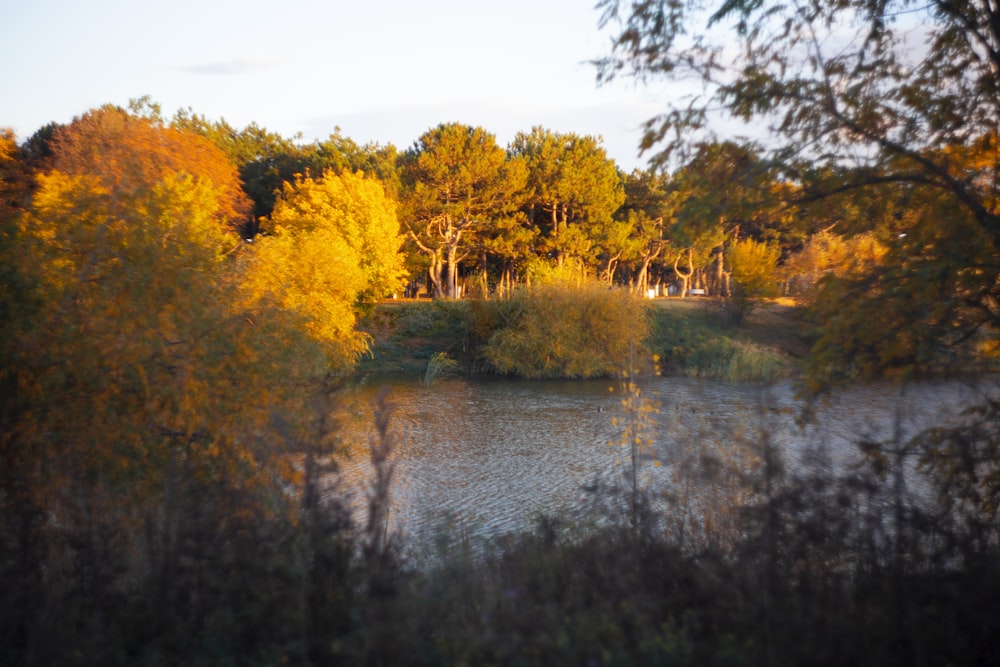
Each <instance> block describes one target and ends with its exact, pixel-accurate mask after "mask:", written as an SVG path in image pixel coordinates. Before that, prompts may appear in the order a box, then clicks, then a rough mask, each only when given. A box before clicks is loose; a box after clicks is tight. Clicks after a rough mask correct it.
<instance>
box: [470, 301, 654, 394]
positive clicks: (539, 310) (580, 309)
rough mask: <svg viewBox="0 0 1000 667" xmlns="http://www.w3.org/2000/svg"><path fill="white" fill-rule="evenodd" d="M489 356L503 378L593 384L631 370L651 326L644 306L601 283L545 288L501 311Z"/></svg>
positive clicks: (491, 339) (488, 348)
mask: <svg viewBox="0 0 1000 667" xmlns="http://www.w3.org/2000/svg"><path fill="white" fill-rule="evenodd" d="M497 307H498V308H502V309H503V317H502V318H498V321H496V322H495V324H498V325H499V326H498V328H497V329H496V330H494V331H493V333H492V334H491V335H490V337H489V340H488V341H487V343H486V345H485V347H484V350H483V353H484V356H485V358H486V359H487V361H488V362H489V363H490V364H491V365H492V366H493V367H494V368H496V369H497V370H498V371H499V372H501V373H512V374H517V375H522V376H524V377H529V378H551V377H568V378H591V377H601V376H613V375H618V374H620V373H622V372H624V371H626V370H629V369H630V368H632V367H633V366H635V364H636V360H637V359H639V358H641V357H644V356H648V355H646V354H640V351H641V350H643V349H644V348H643V345H642V341H643V339H644V338H645V336H646V331H647V330H648V324H647V320H646V315H645V311H644V309H643V306H642V304H641V302H639V301H638V300H637V299H635V298H634V297H632V296H631V295H629V294H628V293H627V292H625V291H622V290H611V289H608V288H607V287H605V286H603V285H600V284H597V283H586V284H583V285H582V286H580V287H570V286H567V285H565V284H556V283H553V284H543V285H539V286H536V287H533V288H531V289H529V290H525V291H523V292H521V293H519V294H518V295H517V296H515V297H514V299H512V302H511V303H506V304H502V305H498V306H497Z"/></svg>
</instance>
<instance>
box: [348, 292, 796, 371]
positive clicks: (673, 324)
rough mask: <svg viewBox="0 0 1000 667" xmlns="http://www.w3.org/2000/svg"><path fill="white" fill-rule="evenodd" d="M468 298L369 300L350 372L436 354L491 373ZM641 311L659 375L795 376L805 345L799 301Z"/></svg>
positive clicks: (395, 366) (696, 302)
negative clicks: (739, 317)
mask: <svg viewBox="0 0 1000 667" xmlns="http://www.w3.org/2000/svg"><path fill="white" fill-rule="evenodd" d="M473 303H474V302H473V301H428V300H397V301H389V302H384V303H382V304H379V305H377V306H375V308H374V309H373V310H372V311H371V312H369V313H368V314H367V315H366V316H365V317H364V318H362V320H361V321H360V322H359V328H360V329H361V330H362V331H364V332H365V333H367V334H368V335H369V336H371V339H372V340H371V350H370V353H369V354H368V355H366V356H365V357H364V358H363V359H361V360H360V362H359V364H358V373H359V374H361V375H381V374H404V375H414V376H422V375H423V373H424V372H425V370H426V369H427V365H428V363H429V362H430V360H431V359H432V358H433V357H434V356H435V355H437V354H439V353H444V354H447V355H448V356H449V358H451V359H453V360H454V361H456V362H457V367H458V369H459V370H460V372H463V373H465V374H470V375H482V374H491V373H494V372H495V371H494V369H492V368H490V367H489V364H487V363H485V362H484V360H483V358H482V355H481V354H480V351H481V348H482V345H483V344H484V343H485V342H486V341H485V338H486V337H487V336H488V334H489V331H483V328H482V326H481V322H479V321H477V317H476V313H475V312H474V307H473ZM646 312H647V314H648V316H649V330H650V332H649V335H648V336H647V339H646V347H647V351H646V353H647V354H648V356H649V357H653V358H655V360H656V361H655V363H653V364H648V367H649V368H648V370H650V371H655V372H659V373H663V374H667V375H683V376H688V377H706V378H714V379H723V380H729V381H750V382H755V381H760V382H767V381H773V380H776V379H780V378H787V377H792V376H794V375H796V374H797V373H798V371H799V366H800V362H801V360H802V359H803V358H804V357H805V356H806V354H808V352H809V348H810V345H811V343H810V340H809V335H808V322H807V320H806V319H805V316H804V308H802V307H801V306H798V305H796V304H795V303H793V302H791V301H773V302H767V303H764V304H761V305H760V306H759V307H757V308H755V309H754V310H753V311H752V312H751V313H750V314H749V315H748V316H747V318H746V319H745V321H744V322H743V323H742V324H740V325H739V326H733V325H729V324H727V323H726V318H725V313H724V311H723V303H722V302H721V301H719V300H716V299H710V298H686V299H681V298H665V299H656V300H651V301H649V302H648V304H647V307H646ZM554 315H557V314H555V313H554Z"/></svg>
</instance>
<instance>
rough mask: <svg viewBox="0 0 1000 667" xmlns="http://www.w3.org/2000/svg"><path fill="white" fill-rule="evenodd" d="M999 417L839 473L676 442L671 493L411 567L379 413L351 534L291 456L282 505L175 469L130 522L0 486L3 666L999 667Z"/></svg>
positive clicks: (754, 447) (983, 417)
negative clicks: (291, 485)
mask: <svg viewBox="0 0 1000 667" xmlns="http://www.w3.org/2000/svg"><path fill="white" fill-rule="evenodd" d="M998 412H1000V411H998V410H997V409H996V406H995V405H994V406H992V407H988V408H984V409H983V410H981V411H980V412H978V413H975V414H970V421H969V424H968V427H967V428H966V429H965V430H962V429H955V430H951V431H948V432H930V433H928V434H924V435H923V436H921V438H918V439H916V440H914V441H912V442H909V443H878V444H877V445H876V444H873V443H869V445H868V453H869V456H868V458H867V459H865V460H860V461H859V464H858V465H857V466H853V467H851V466H848V467H845V468H843V469H842V470H841V472H839V473H837V474H833V473H831V472H830V470H831V466H829V465H828V464H827V463H826V462H824V460H823V459H822V456H820V455H818V454H817V458H815V459H814V460H813V463H812V464H811V465H806V466H800V467H801V470H800V471H799V472H795V473H792V472H790V471H788V469H787V468H786V462H784V461H783V460H782V458H781V456H780V454H779V452H778V450H777V448H776V446H775V445H774V444H773V443H771V442H769V441H768V438H767V437H766V432H762V433H757V434H755V435H752V436H746V435H744V436H737V435H733V436H732V437H731V439H730V440H724V441H723V442H722V443H721V444H720V445H718V446H714V447H700V446H694V445H695V444H696V443H692V446H689V447H686V448H684V449H683V450H681V451H680V453H679V454H678V455H677V457H675V458H674V459H672V460H670V461H665V462H664V464H665V465H666V466H667V468H668V469H669V473H670V474H669V480H670V482H669V484H665V485H663V486H660V487H653V486H640V485H639V484H638V482H636V483H635V484H633V480H634V479H635V478H633V477H630V476H629V475H628V474H626V475H624V476H623V477H622V483H621V484H619V485H617V486H618V487H620V488H617V489H616V488H609V489H607V490H605V491H594V492H593V503H594V507H595V508H603V512H602V515H603V516H605V517H606V521H604V522H603V523H602V524H601V525H600V527H596V528H595V527H593V526H591V527H590V528H587V529H583V528H581V527H580V526H579V525H577V523H576V521H575V517H573V516H562V517H547V518H542V519H539V521H538V522H537V525H536V527H535V528H534V529H532V530H527V531H525V532H523V533H519V534H512V535H507V536H505V537H503V538H498V539H496V540H495V541H493V542H492V543H490V544H489V545H487V546H486V547H484V548H483V549H481V550H477V551H476V552H475V553H472V552H471V551H469V550H463V549H461V548H456V549H455V550H453V551H452V552H446V553H445V554H443V556H442V558H440V559H439V560H438V561H437V562H435V563H434V564H433V565H428V566H425V567H423V568H422V569H415V568H413V567H411V566H410V565H409V564H408V561H407V559H406V557H405V551H404V550H403V549H402V548H401V545H400V544H398V543H397V542H396V541H395V540H394V539H393V536H392V535H391V534H387V533H386V532H385V525H386V523H385V516H386V512H387V510H388V508H389V505H390V499H391V483H392V464H391V460H392V457H391V448H392V443H393V440H392V436H391V429H390V427H389V420H390V416H391V403H389V402H387V401H383V402H382V403H381V404H380V405H379V406H378V410H377V414H378V417H377V418H378V419H379V420H380V421H379V424H378V432H379V433H380V434H381V437H380V438H379V439H378V440H377V441H376V442H373V443H372V456H373V463H374V469H375V470H377V471H378V474H377V476H376V478H375V479H374V480H373V483H372V487H371V489H370V491H369V494H368V508H369V512H368V520H367V522H362V523H361V524H358V523H355V522H353V521H352V520H351V519H350V513H349V512H347V511H346V510H345V508H344V506H343V504H342V503H341V502H340V501H339V496H338V495H337V494H336V493H325V494H319V493H317V490H318V488H319V487H318V486H317V485H316V484H317V482H316V480H318V479H320V477H319V476H318V475H317V474H316V472H317V471H318V470H319V468H318V467H317V466H318V463H317V462H315V461H312V460H308V461H306V462H305V463H304V469H305V471H306V479H305V482H304V490H303V492H302V493H301V494H293V495H291V496H284V497H281V498H276V497H274V496H273V495H270V496H262V495H260V492H259V491H258V492H251V491H248V490H246V489H241V487H240V486H239V485H238V484H230V483H227V482H226V481H225V480H219V479H217V478H216V479H214V480H213V481H212V482H206V481H204V480H202V479H200V478H199V476H198V475H192V476H189V477H186V478H185V480H184V481H183V483H178V485H177V486H176V488H174V489H172V491H171V493H172V495H171V499H170V500H169V503H168V505H167V506H165V509H164V510H163V514H161V515H154V516H149V517H146V518H145V519H144V521H145V523H144V522H143V521H138V520H133V519H131V518H130V512H131V511H132V509H131V508H128V507H114V506H110V505H104V506H102V505H101V503H102V502H103V500H102V498H101V497H100V496H99V494H98V495H95V494H91V495H90V496H88V497H82V498H80V502H79V504H78V506H77V507H78V509H79V513H78V514H77V515H75V516H74V517H73V520H72V521H68V520H64V519H66V518H67V517H62V516H51V515H49V516H46V515H44V514H41V513H39V512H37V511H34V510H33V509H32V507H31V505H30V504H27V503H21V502H18V497H17V485H16V483H14V482H12V481H10V480H7V481H8V482H10V483H9V484H7V485H6V486H5V488H4V495H3V496H2V498H0V500H2V501H3V509H4V512H3V514H2V517H3V518H2V524H0V539H2V543H0V544H2V547H3V550H2V552H0V553H2V557H0V599H2V604H0V664H4V665H25V666H33V665H109V666H114V665H149V666H153V665H908V666H909V665H948V664H951V665H991V664H996V658H997V656H998V655H1000V549H998V537H1000V525H998V522H997V514H996V500H997V498H998V497H1000V496H998V493H997V486H996V484H995V477H996V474H997V463H996V461H997V457H996V456H995V454H996V451H997V443H998V438H997V433H998V429H997V424H998ZM637 414H638V413H636V414H632V415H630V414H625V415H624V417H623V421H624V422H625V423H626V424H628V423H631V422H630V420H634V419H639V418H640V417H639V416H637ZM873 452H877V453H878V454H879V455H878V456H875V455H873ZM626 458H627V457H626ZM945 462H959V463H961V465H959V466H958V467H949V466H946V465H944V463H945ZM915 463H916V464H919V465H920V466H922V468H921V469H922V470H924V473H925V474H926V477H921V479H923V480H925V481H927V482H928V484H929V486H928V487H926V488H928V489H930V490H928V491H927V492H926V493H924V494H922V495H920V496H919V498H917V497H915V496H914V495H912V494H910V493H909V492H907V491H906V489H907V488H908V485H910V484H912V483H913V482H914V481H915V480H916V477H915V476H916V475H918V472H917V469H916V468H915V467H914V464H915ZM970 466H971V467H970ZM634 470H635V468H633V471H634ZM310 480H312V481H310ZM990 480H994V481H990ZM88 507H89V508H90V509H92V510H96V509H97V508H101V509H102V511H100V512H97V511H89V510H88ZM164 521H166V522H168V523H169V525H168V526H167V527H164V526H163V525H162V522H164ZM157 522H160V523H157Z"/></svg>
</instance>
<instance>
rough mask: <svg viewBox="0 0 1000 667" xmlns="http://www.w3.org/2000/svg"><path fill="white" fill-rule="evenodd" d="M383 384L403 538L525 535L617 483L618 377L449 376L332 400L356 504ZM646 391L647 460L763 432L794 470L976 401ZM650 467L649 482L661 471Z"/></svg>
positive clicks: (953, 386)
mask: <svg viewBox="0 0 1000 667" xmlns="http://www.w3.org/2000/svg"><path fill="white" fill-rule="evenodd" d="M383 384H389V385H390V386H391V387H392V393H391V401H392V402H393V403H394V404H395V406H396V410H395V415H394V419H393V423H392V431H393V433H394V434H395V435H396V436H397V441H398V443H399V444H398V447H397V450H396V454H395V460H396V474H395V483H394V485H393V508H392V512H393V514H392V517H393V527H394V528H395V529H398V530H402V531H403V533H404V534H406V535H408V536H410V537H411V538H413V537H416V538H417V539H421V538H422V537H427V536H428V533H429V532H430V531H433V530H435V529H436V528H437V527H439V526H440V525H441V524H442V521H444V520H449V521H451V522H452V523H458V524H460V525H461V526H463V527H464V528H465V529H466V530H473V531H480V532H482V533H485V534H496V533H499V532H505V531H509V530H515V529H518V528H522V527H524V526H526V525H527V524H528V523H529V522H530V521H531V520H532V518H533V517H534V516H535V515H536V514H537V513H538V512H543V511H544V512H546V513H550V514H552V513H554V514H563V513H565V512H566V511H567V510H575V509H580V508H582V507H583V506H584V503H585V501H586V494H585V492H584V491H583V487H585V486H587V485H589V484H591V483H592V482H593V480H594V479H595V478H598V477H603V478H609V477H614V476H616V475H620V470H621V468H620V466H619V465H618V464H616V457H620V451H619V449H618V448H617V447H614V446H610V445H609V443H612V442H616V441H618V440H619V439H620V437H621V431H622V428H621V426H620V425H618V426H615V425H614V420H615V419H616V418H617V419H618V420H621V418H622V409H621V403H620V401H621V395H620V388H619V387H618V386H617V384H616V383H615V382H614V381H610V380H600V381H597V380H595V381H520V380H488V381H484V380H476V381H470V380H462V379H449V380H445V381H442V382H440V383H438V384H436V385H434V386H432V387H423V386H420V385H419V384H417V383H416V382H415V381H405V380H399V379H395V380H389V381H387V382H386V383H381V384H379V383H372V384H371V385H370V386H363V387H360V388H357V389H354V390H352V391H351V392H349V393H348V394H347V395H345V396H344V397H343V399H342V400H341V402H340V404H339V412H340V413H341V430H340V433H341V441H342V444H343V447H344V449H345V451H346V452H347V454H348V458H347V460H346V461H345V462H344V464H343V466H342V470H343V483H344V485H345V487H346V488H347V490H352V489H353V491H354V493H355V494H356V495H358V494H360V489H361V488H363V484H364V481H365V479H366V478H367V476H368V475H369V473H370V470H369V467H368V464H367V460H366V456H367V443H368V441H369V438H370V437H372V435H373V434H374V428H373V421H372V406H373V403H374V396H375V393H376V392H377V391H378V389H379V387H380V386H382V385H383ZM642 393H643V396H644V397H645V398H647V399H649V400H650V401H652V402H653V403H654V404H656V405H657V406H658V410H657V412H656V414H655V441H656V445H655V451H654V452H653V453H652V455H651V458H654V459H656V460H658V461H663V462H669V461H670V458H671V455H672V454H674V453H675V452H676V451H677V450H678V449H680V448H682V447H686V448H688V449H689V450H690V448H691V447H699V446H702V445H703V444H705V443H708V442H709V441H710V440H711V441H712V442H713V443H715V445H716V446H721V447H725V446H726V443H727V442H728V441H730V440H731V439H732V438H733V437H734V435H737V436H740V437H744V438H760V437H761V433H766V434H767V437H768V438H770V440H771V442H774V443H776V444H778V445H779V446H781V447H782V448H783V449H784V450H785V451H786V452H787V453H788V454H789V457H790V460H792V461H793V464H794V462H795V460H796V458H797V457H801V456H802V455H803V454H805V453H807V452H809V451H812V450H814V449H815V448H821V449H823V451H824V452H825V455H826V457H827V459H828V460H830V461H832V462H833V464H834V465H845V464H847V463H848V462H849V461H851V460H853V459H854V457H855V447H854V445H853V443H855V442H857V441H859V440H862V439H868V440H872V439H874V440H888V439H892V438H893V437H894V435H899V436H902V437H907V436H910V435H913V434H915V433H916V432H918V431H919V430H921V429H923V428H926V427H928V426H930V425H935V424H939V423H945V422H947V421H948V420H950V419H953V418H954V417H955V416H957V414H958V413H959V412H960V410H961V409H962V406H965V405H970V404H972V403H975V402H977V400H978V398H979V397H981V396H982V390H977V389H974V388H972V387H969V386H965V385H961V384H958V383H947V384H943V383H928V384H915V385H908V386H907V387H906V388H905V389H901V388H899V387H897V386H894V385H876V386H865V387H858V388H853V389H851V390H849V391H845V392H841V393H840V394H837V395H835V396H833V397H830V398H827V399H826V400H824V401H821V402H820V404H819V405H818V406H817V410H816V413H815V418H814V419H813V420H812V421H810V422H809V423H807V424H805V425H800V424H799V423H798V422H799V418H800V417H801V413H802V408H803V403H802V402H801V401H799V400H798V399H796V398H795V394H794V391H793V389H792V387H791V386H789V385H780V384H779V385H774V386H770V387H767V388H759V387H747V386H734V385H729V384H723V383H719V382H713V381H704V380H695V379H686V378H655V379H649V380H647V381H644V383H643V384H642ZM646 468H647V469H648V471H649V472H650V474H653V475H654V476H655V475H656V474H657V472H660V471H663V470H665V468H654V467H653V466H646ZM661 474H662V472H661ZM663 479H664V478H662V477H661V478H659V481H660V482H662V481H663ZM656 481H657V478H655V477H654V478H652V480H647V483H656Z"/></svg>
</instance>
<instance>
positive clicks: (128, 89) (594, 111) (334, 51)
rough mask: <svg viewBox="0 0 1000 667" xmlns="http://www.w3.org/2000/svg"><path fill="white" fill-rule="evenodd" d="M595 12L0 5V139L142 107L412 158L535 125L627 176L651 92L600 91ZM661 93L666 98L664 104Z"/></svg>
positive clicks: (490, 4) (294, 0)
mask: <svg viewBox="0 0 1000 667" xmlns="http://www.w3.org/2000/svg"><path fill="white" fill-rule="evenodd" d="M593 4H594V0H505V1H503V2H498V1H497V0H491V1H483V2H481V1H479V0H465V1H463V0H425V1H420V0H411V1H409V2H407V1H405V0H383V1H381V2H380V1H379V0H362V1H361V2H346V1H342V0H328V1H326V2H322V1H320V0H282V1H280V2H278V1H273V0H272V1H271V2H263V1H261V0H239V1H236V0H199V1H195V0H173V1H172V2H156V3H153V2H147V1H146V0H87V1H86V2H81V1H80V0H30V1H29V0H2V6H3V13H2V15H3V16H4V37H3V39H2V40H0V57H2V62H3V63H4V67H3V68H0V90H2V91H3V93H2V95H0V126H7V127H12V128H14V130H15V131H16V132H17V133H18V136H19V137H20V138H21V139H24V138H26V137H28V136H30V135H31V134H32V133H33V132H34V131H35V130H37V129H38V128H39V127H41V126H42V125H44V124H45V123H48V122H50V121H56V122H60V123H65V122H68V121H70V120H71V119H72V118H73V116H76V115H79V114H80V113H82V112H84V111H86V110H87V109H90V108H92V107H95V106H98V105H100V104H104V103H109V102H110V103H113V104H119V105H122V106H124V105H126V104H127V103H128V100H129V99H130V98H137V97H141V96H143V95H149V96H150V97H151V98H152V99H153V100H154V101H156V102H159V103H160V104H161V105H162V106H163V111H164V113H165V114H166V115H167V116H171V115H173V113H174V112H175V111H176V110H177V109H179V108H187V107H191V109H193V110H194V111H195V112H197V113H200V114H203V115H205V116H207V117H209V118H210V119H218V118H225V119H226V120H227V121H229V122H230V123H231V124H233V125H235V126H237V127H242V126H244V125H246V124H247V123H250V122H256V123H257V124H258V125H261V126H263V127H265V128H267V129H269V130H272V131H274V132H278V133H280V134H282V135H285V136H291V135H293V134H295V133H296V132H302V134H303V135H304V138H305V139H306V140H313V139H324V138H326V137H327V136H329V135H330V134H331V133H332V132H333V131H334V128H335V127H337V126H339V127H340V128H341V131H342V133H343V134H344V135H345V136H348V137H350V138H352V139H354V140H355V141H357V142H359V143H365V142H367V141H378V142H380V143H393V144H395V145H396V146H397V147H399V148H401V149H403V148H407V147H409V146H410V145H412V143H413V142H414V141H415V140H416V139H417V137H419V136H420V135H421V134H422V133H423V132H424V131H425V130H427V129H428V128H430V127H432V126H435V125H437V124H439V123H442V122H451V121H457V122H462V123H467V124H470V125H480V126H482V127H484V128H485V129H486V130H488V131H489V132H492V133H493V134H495V135H496V136H497V140H498V142H499V143H500V144H501V145H506V144H507V142H509V141H510V140H511V139H512V138H513V136H514V134H515V133H516V132H518V131H522V130H523V131H527V130H530V129H531V127H532V126H534V125H541V126H543V127H546V128H548V129H550V130H554V131H557V132H576V133H578V134H590V135H601V136H603V137H604V140H605V141H604V146H605V148H606V149H607V151H608V153H609V155H610V156H611V157H612V158H614V159H615V160H616V162H618V164H619V166H620V167H621V168H623V169H625V170H631V169H632V168H633V167H637V166H643V164H644V160H639V159H638V158H637V157H636V153H637V148H636V146H637V145H638V142H639V138H640V135H641V130H640V125H641V123H642V121H644V120H646V119H647V118H649V117H650V116H652V115H654V114H655V113H657V112H658V111H660V110H662V108H663V106H662V102H663V101H662V100H660V101H659V102H658V101H656V100H655V97H654V94H653V93H652V91H650V90H645V89H637V88H635V87H634V86H632V85H631V84H626V83H616V84H615V85H613V86H608V87H602V88H598V87H597V85H596V82H595V69H594V68H593V67H592V66H591V65H589V64H588V63H587V62H586V61H587V60H589V59H593V58H597V57H600V56H602V55H605V54H606V52H607V50H608V44H609V39H610V37H609V35H607V34H603V33H601V32H599V30H598V28H597V22H598V18H599V17H598V13H597V11H596V10H594V9H593ZM661 93H662V91H661Z"/></svg>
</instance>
